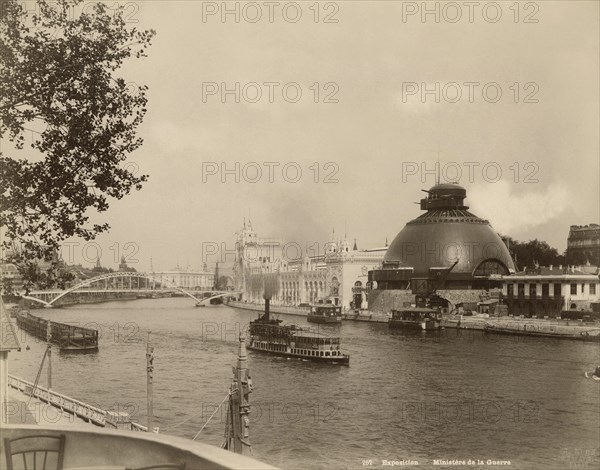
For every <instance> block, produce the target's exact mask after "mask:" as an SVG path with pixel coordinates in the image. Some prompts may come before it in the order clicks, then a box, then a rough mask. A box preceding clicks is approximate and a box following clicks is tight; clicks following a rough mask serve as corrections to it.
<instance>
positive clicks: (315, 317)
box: [306, 315, 342, 324]
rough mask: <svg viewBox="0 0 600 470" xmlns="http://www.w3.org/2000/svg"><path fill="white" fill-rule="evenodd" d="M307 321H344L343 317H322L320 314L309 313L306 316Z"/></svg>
mask: <svg viewBox="0 0 600 470" xmlns="http://www.w3.org/2000/svg"><path fill="white" fill-rule="evenodd" d="M306 321H309V322H311V323H327V324H336V323H342V317H322V316H318V315H308V316H307V317H306Z"/></svg>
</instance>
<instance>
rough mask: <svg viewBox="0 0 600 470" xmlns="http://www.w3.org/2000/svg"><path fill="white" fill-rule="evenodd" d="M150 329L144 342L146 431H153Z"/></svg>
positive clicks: (152, 364)
mask: <svg viewBox="0 0 600 470" xmlns="http://www.w3.org/2000/svg"><path fill="white" fill-rule="evenodd" d="M150 333H151V332H150V331H149V332H148V341H147V342H146V399H147V402H146V406H147V412H148V432H153V424H154V423H153V418H154V384H153V378H154V347H153V346H151V345H150Z"/></svg>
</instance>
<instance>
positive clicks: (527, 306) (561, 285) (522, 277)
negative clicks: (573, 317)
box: [502, 266, 600, 317]
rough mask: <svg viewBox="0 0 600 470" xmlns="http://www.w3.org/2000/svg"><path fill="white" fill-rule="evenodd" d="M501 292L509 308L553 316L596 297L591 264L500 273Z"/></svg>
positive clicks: (599, 285)
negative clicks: (504, 274) (509, 273)
mask: <svg viewBox="0 0 600 470" xmlns="http://www.w3.org/2000/svg"><path fill="white" fill-rule="evenodd" d="M502 281H503V282H502V294H503V297H504V300H505V302H506V303H507V304H508V305H509V311H511V312H513V313H514V314H517V315H526V316H533V315H536V316H538V317H539V316H546V315H548V316H554V315H555V314H557V313H558V314H559V313H560V311H561V310H589V309H590V306H591V303H594V302H598V301H599V300H600V296H599V294H600V278H599V269H598V268H597V267H595V266H582V267H577V268H576V267H574V266H565V267H563V266H558V267H556V266H549V267H539V268H535V269H531V270H527V271H523V272H519V273H516V274H513V275H511V276H504V277H503V279H502Z"/></svg>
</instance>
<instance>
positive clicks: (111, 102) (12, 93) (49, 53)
mask: <svg viewBox="0 0 600 470" xmlns="http://www.w3.org/2000/svg"><path fill="white" fill-rule="evenodd" d="M81 2H82V0H53V1H47V0H37V2H36V5H37V8H36V10H35V11H34V12H32V11H26V10H24V8H23V6H22V5H21V2H18V1H16V0H9V1H2V12H1V13H2V17H1V21H0V138H2V139H8V140H9V141H10V142H12V147H13V148H14V151H11V152H10V154H6V153H5V151H4V149H1V148H0V209H1V212H0V226H1V227H2V231H3V235H4V238H3V241H2V245H3V248H4V249H7V250H9V251H10V252H12V259H11V261H12V262H14V263H16V264H17V265H18V266H19V269H20V271H21V272H22V274H23V275H24V276H26V277H27V276H30V277H31V276H33V274H32V269H33V266H34V265H35V264H36V262H37V261H38V260H42V259H49V258H50V257H51V256H52V253H55V252H56V251H58V249H59V247H60V243H61V242H62V241H64V240H65V239H67V238H69V237H72V236H77V237H81V238H83V239H85V240H91V239H93V238H94V237H95V236H96V235H98V234H99V233H102V232H104V231H106V230H107V229H108V228H109V226H108V224H106V223H103V224H91V223H90V222H89V216H90V214H91V213H94V212H103V211H106V210H107V209H108V207H109V198H115V199H121V198H122V197H123V196H125V195H127V194H128V193H129V192H130V191H131V190H132V189H133V188H135V189H136V190H139V189H141V187H142V183H143V182H144V181H146V179H147V176H146V175H139V176H138V175H136V174H134V173H132V172H131V171H129V170H128V168H127V167H126V166H125V167H123V166H121V163H122V162H124V161H125V160H126V158H127V156H128V155H129V154H130V153H131V152H133V151H134V150H136V149H137V148H138V147H139V146H140V145H141V144H142V139H141V138H139V137H137V136H136V129H137V127H138V126H139V125H140V123H141V122H142V119H143V118H144V115H145V113H146V104H147V97H146V91H147V87H146V86H135V87H132V86H131V84H128V83H126V82H125V80H124V79H123V78H120V77H117V76H116V74H115V72H116V71H117V70H118V69H119V68H120V67H121V66H122V64H123V63H124V61H125V60H126V59H129V58H132V57H134V58H140V57H145V56H146V49H147V47H148V46H149V45H150V42H151V39H152V37H153V36H154V34H155V33H154V31H152V30H150V31H137V30H136V29H135V28H132V29H128V28H126V23H125V21H124V19H123V9H120V10H117V11H116V12H115V11H114V10H111V11H110V12H108V11H107V7H106V5H104V4H102V3H98V4H95V5H93V7H92V8H89V7H86V9H85V11H84V12H83V13H81V14H78V15H76V14H75V7H76V6H77V5H79V4H81ZM29 136H31V143H30V144H29ZM34 277H35V276H34ZM51 277H52V276H51Z"/></svg>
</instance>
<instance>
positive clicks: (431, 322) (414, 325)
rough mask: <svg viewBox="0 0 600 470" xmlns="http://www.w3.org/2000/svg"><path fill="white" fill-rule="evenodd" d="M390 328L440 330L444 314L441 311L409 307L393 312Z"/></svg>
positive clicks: (389, 323)
mask: <svg viewBox="0 0 600 470" xmlns="http://www.w3.org/2000/svg"><path fill="white" fill-rule="evenodd" d="M388 325H389V327H390V328H410V329H416V330H439V329H440V328H441V327H442V314H441V312H440V311H439V309H433V308H427V307H408V308H403V309H401V310H392V318H390V320H389V322H388Z"/></svg>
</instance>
